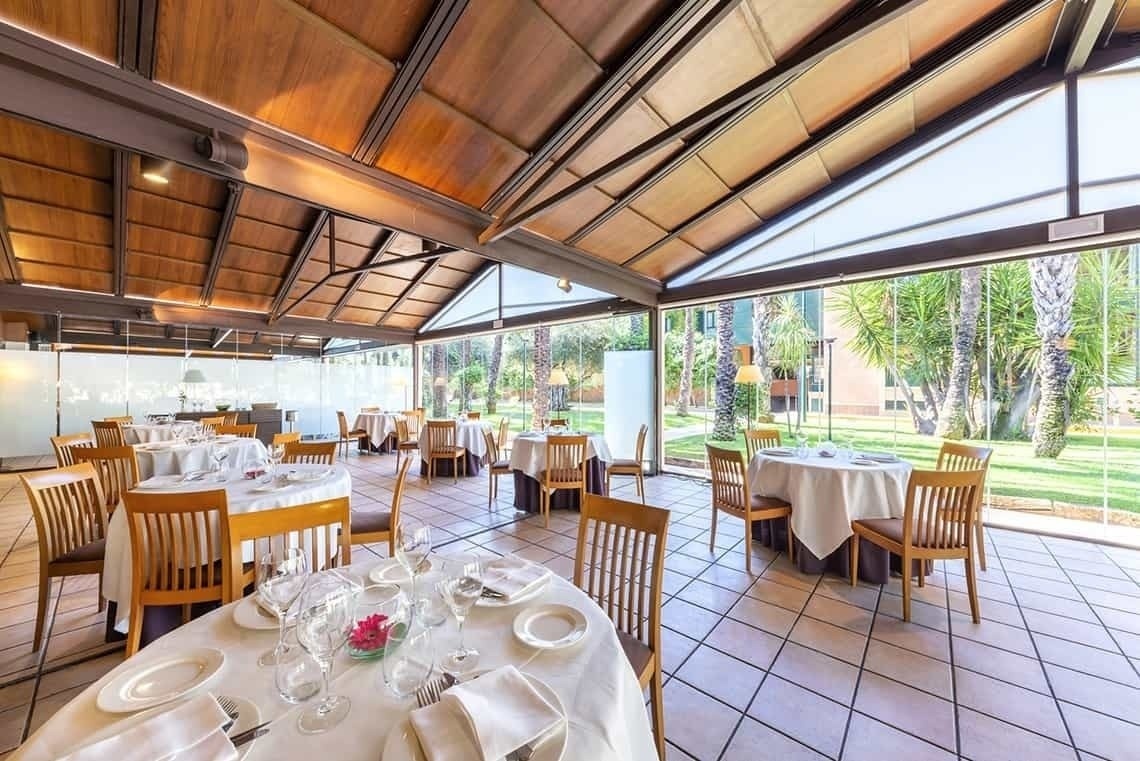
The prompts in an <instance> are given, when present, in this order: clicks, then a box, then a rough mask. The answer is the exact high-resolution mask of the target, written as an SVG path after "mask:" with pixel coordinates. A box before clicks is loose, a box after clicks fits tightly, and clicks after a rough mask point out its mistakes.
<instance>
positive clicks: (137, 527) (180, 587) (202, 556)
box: [123, 489, 232, 602]
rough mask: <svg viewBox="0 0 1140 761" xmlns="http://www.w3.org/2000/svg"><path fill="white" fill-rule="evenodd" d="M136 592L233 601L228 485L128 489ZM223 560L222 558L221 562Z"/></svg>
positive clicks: (141, 595)
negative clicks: (228, 552)
mask: <svg viewBox="0 0 1140 761" xmlns="http://www.w3.org/2000/svg"><path fill="white" fill-rule="evenodd" d="M123 506H124V508H125V509H126V511H127V522H128V525H129V526H130V532H131V555H132V557H131V564H132V577H131V578H132V583H133V585H134V591H135V592H138V593H139V598H138V599H140V600H144V601H145V599H146V596H147V594H148V593H149V594H151V595H154V594H156V593H157V594H159V595H161V594H171V593H180V594H182V595H185V596H186V597H187V598H192V597H194V596H195V595H196V594H200V595H202V596H203V597H204V598H212V597H215V596H216V597H221V599H222V600H223V601H225V602H228V601H229V588H230V578H229V577H230V576H231V575H232V573H231V569H230V565H229V559H228V557H226V556H225V554H224V553H225V550H226V549H227V548H228V546H229V525H228V521H227V517H228V513H229V503H228V502H227V500H226V492H225V490H224V489H218V490H216V491H199V492H186V493H181V494H178V493H175V494H159V493H144V492H139V491H130V492H127V493H126V495H124V497H123ZM219 559H220V561H221V562H219Z"/></svg>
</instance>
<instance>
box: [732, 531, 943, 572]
mask: <svg viewBox="0 0 1140 761" xmlns="http://www.w3.org/2000/svg"><path fill="white" fill-rule="evenodd" d="M752 540H753V541H755V542H760V543H761V544H763V545H764V546H765V547H771V548H772V549H774V550H777V551H779V550H787V548H788V522H787V520H786V519H784V518H776V519H774V520H770V521H757V522H756V523H753V524H752ZM850 547H851V545H850V542H844V543H843V544H841V545H839V548H838V549H836V550H835V551H834V552H832V553H831V554H830V555H828V556H827V557H825V558H817V557H816V556H815V555H813V554H812V552H811V550H809V549H808V548H807V547H805V546H804V545H803V543H802V542H800V541H799V540H798V539H797V540H796V568H798V569H799V570H800V571H802V572H803V573H812V574H816V573H834V574H836V575H838V576H842V577H844V578H850V573H849V569H850V568H851V554H850ZM912 565H913V566H914V569H913V572H912V573H911V575H912V576H916V575H918V573H919V572H920V571H919V569H920V561H917V560H916V561H914V562H913V563H912ZM926 565H927V569H926V573H927V574H929V573H930V572H931V571H933V563H927V564H926ZM892 571H893V572H894V573H901V572H902V558H900V557H899V556H898V555H891V553H890V552H888V551H887V550H885V549H883V548H882V547H880V546H878V545H877V544H871V543H870V542H868V541H867V540H866V539H860V540H859V571H858V573H859V579H860V580H861V581H866V582H867V583H869V584H886V583H887V581H888V580H889V579H890V577H891V572H892Z"/></svg>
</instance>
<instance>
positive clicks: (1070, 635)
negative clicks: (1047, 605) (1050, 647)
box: [1025, 610, 1118, 652]
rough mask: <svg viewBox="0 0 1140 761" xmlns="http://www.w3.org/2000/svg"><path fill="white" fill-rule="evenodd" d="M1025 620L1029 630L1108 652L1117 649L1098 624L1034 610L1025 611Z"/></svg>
mask: <svg viewBox="0 0 1140 761" xmlns="http://www.w3.org/2000/svg"><path fill="white" fill-rule="evenodd" d="M1025 622H1026V623H1027V624H1029V629H1030V631H1034V632H1038V633H1040V634H1048V635H1049V636H1051V637H1058V638H1060V639H1067V640H1069V641H1070V642H1079V643H1081V644H1083V645H1089V646H1091V647H1099V648H1100V649H1102V650H1108V651H1110V652H1117V650H1118V648H1117V647H1116V643H1115V642H1113V641H1112V637H1110V636H1109V635H1108V632H1107V631H1105V628H1104V627H1103V626H1101V625H1100V624H1090V623H1085V622H1084V621H1076V620H1073V619H1071V618H1064V617H1062V616H1056V615H1053V614H1052V613H1042V612H1040V611H1036V610H1026V611H1025Z"/></svg>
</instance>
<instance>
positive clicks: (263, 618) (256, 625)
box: [234, 594, 280, 631]
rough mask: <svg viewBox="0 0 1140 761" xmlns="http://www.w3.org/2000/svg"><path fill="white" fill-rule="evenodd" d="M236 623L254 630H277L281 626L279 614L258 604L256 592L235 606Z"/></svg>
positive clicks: (243, 627)
mask: <svg viewBox="0 0 1140 761" xmlns="http://www.w3.org/2000/svg"><path fill="white" fill-rule="evenodd" d="M234 623H235V624H237V625H238V626H240V627H241V628H242V629H253V630H254V631H277V630H278V629H279V628H280V625H279V624H278V622H277V616H274V615H272V614H271V613H269V612H268V611H265V610H262V609H261V607H260V606H258V604H257V595H256V594H252V595H249V596H248V597H243V598H242V599H241V601H240V602H239V603H238V604H237V605H235V606H234Z"/></svg>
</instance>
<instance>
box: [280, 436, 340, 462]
mask: <svg viewBox="0 0 1140 761" xmlns="http://www.w3.org/2000/svg"><path fill="white" fill-rule="evenodd" d="M335 460H336V442H335V441H291V442H289V443H288V444H286V445H285V456H284V457H283V458H281V462H284V463H288V464H290V465H332V464H333V462H334V461H335Z"/></svg>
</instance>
